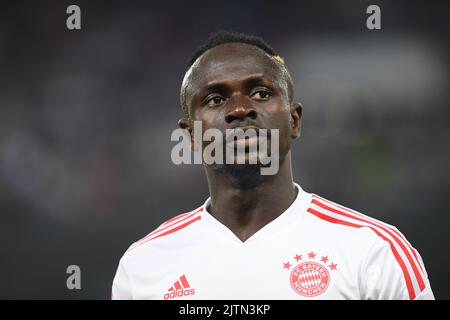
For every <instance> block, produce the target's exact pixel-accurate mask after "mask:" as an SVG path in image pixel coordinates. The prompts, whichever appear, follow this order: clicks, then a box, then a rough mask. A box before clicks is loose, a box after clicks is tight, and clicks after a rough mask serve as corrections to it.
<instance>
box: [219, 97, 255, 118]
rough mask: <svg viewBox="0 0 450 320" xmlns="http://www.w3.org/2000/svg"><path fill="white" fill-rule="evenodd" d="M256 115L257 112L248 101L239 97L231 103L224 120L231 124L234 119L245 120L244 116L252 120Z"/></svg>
mask: <svg viewBox="0 0 450 320" xmlns="http://www.w3.org/2000/svg"><path fill="white" fill-rule="evenodd" d="M257 116H258V113H257V112H256V110H255V108H254V107H252V106H251V103H250V102H249V101H246V102H244V101H242V100H240V99H236V101H234V102H233V104H232V107H231V110H230V111H229V112H227V114H226V115H225V121H226V122H227V123H228V124H231V123H233V122H234V121H242V120H246V118H250V119H252V120H254V119H256V118H257Z"/></svg>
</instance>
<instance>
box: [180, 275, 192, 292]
mask: <svg viewBox="0 0 450 320" xmlns="http://www.w3.org/2000/svg"><path fill="white" fill-rule="evenodd" d="M180 280H181V284H182V285H183V287H184V288H185V289H187V288H190V287H191V286H190V285H189V282H188V281H187V279H186V276H185V275H184V274H183V275H182V276H181V277H180Z"/></svg>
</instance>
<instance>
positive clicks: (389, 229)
mask: <svg viewBox="0 0 450 320" xmlns="http://www.w3.org/2000/svg"><path fill="white" fill-rule="evenodd" d="M307 213H308V214H309V215H310V216H312V217H313V218H314V219H316V220H319V221H322V222H323V224H325V225H327V226H328V227H329V228H334V229H336V230H339V231H342V232H343V233H348V234H350V235H354V236H360V237H363V238H365V240H367V241H369V242H371V243H374V242H378V243H379V244H384V242H390V241H394V242H398V243H401V245H402V246H403V245H406V244H409V243H408V242H407V240H406V238H405V236H404V235H403V234H402V233H401V232H400V231H399V230H398V229H397V228H396V227H395V226H393V225H391V224H388V223H385V222H383V221H381V220H378V219H375V218H373V217H370V216H368V215H366V214H363V213H361V212H359V211H356V210H353V209H350V208H348V207H346V206H343V205H341V204H338V203H336V202H333V201H330V200H328V199H326V198H324V197H321V196H319V195H317V194H312V197H311V202H310V205H309V207H308V209H307Z"/></svg>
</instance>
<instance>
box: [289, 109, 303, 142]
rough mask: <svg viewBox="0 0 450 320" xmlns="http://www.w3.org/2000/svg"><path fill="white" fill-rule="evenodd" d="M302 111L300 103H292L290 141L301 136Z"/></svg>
mask: <svg viewBox="0 0 450 320" xmlns="http://www.w3.org/2000/svg"><path fill="white" fill-rule="evenodd" d="M302 111H303V106H302V105H301V103H300V102H294V103H292V105H291V108H290V112H291V119H290V122H291V137H292V139H298V138H300V134H301V124H302Z"/></svg>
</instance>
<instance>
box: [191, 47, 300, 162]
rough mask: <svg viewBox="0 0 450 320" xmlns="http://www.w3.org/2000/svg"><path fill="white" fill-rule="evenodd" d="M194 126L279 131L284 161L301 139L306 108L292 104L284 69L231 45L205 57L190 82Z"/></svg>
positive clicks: (259, 52)
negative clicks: (300, 125)
mask: <svg viewBox="0 0 450 320" xmlns="http://www.w3.org/2000/svg"><path fill="white" fill-rule="evenodd" d="M186 101H187V104H188V106H189V114H190V116H191V120H192V121H193V120H197V121H198V120H201V121H202V127H203V132H204V131H205V130H207V129H209V128H216V129H219V130H220V131H221V132H223V133H225V130H226V129H235V128H239V127H248V126H252V127H257V128H260V129H269V130H270V129H279V148H280V149H279V152H280V160H281V159H282V157H284V156H285V155H286V154H287V153H288V152H289V149H290V141H291V139H292V138H296V137H298V135H299V122H300V117H301V107H300V106H299V105H298V104H293V105H292V106H291V105H290V103H289V98H288V85H287V81H286V79H285V77H284V76H283V72H282V69H281V68H280V66H279V65H278V64H277V62H275V61H274V60H273V59H272V58H271V57H270V56H269V55H267V54H266V53H265V52H264V51H262V50H261V49H259V48H257V47H254V46H251V45H248V44H242V43H228V44H222V45H219V46H217V47H214V48H212V49H210V50H208V51H207V52H206V53H204V54H203V55H202V56H201V57H200V58H199V59H198V60H197V61H196V63H195V64H194V65H193V67H192V69H191V71H190V74H189V75H188V77H187V82H186Z"/></svg>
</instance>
